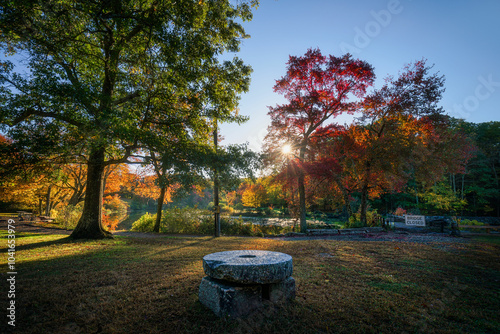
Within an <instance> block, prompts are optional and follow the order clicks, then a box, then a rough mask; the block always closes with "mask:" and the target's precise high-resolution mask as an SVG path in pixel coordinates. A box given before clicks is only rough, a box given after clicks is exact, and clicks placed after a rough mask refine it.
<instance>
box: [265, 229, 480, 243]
mask: <svg viewBox="0 0 500 334" xmlns="http://www.w3.org/2000/svg"><path fill="white" fill-rule="evenodd" d="M273 239H280V240H286V241H292V240H339V241H342V240H346V241H393V242H417V243H430V242H446V243H450V242H469V241H470V238H466V237H453V236H451V235H449V234H443V233H413V232H407V231H390V232H378V233H363V234H347V235H342V234H340V235H323V236H292V237H275V238H273Z"/></svg>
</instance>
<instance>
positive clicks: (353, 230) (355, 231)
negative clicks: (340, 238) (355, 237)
mask: <svg viewBox="0 0 500 334" xmlns="http://www.w3.org/2000/svg"><path fill="white" fill-rule="evenodd" d="M339 233H340V234H363V233H366V230H365V229H364V228H342V229H340V230H339Z"/></svg>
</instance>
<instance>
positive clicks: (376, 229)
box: [365, 226, 385, 233]
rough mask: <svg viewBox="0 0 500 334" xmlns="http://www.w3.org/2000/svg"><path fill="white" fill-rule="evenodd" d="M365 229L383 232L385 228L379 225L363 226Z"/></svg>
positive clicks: (372, 231) (370, 231) (371, 231)
mask: <svg viewBox="0 0 500 334" xmlns="http://www.w3.org/2000/svg"><path fill="white" fill-rule="evenodd" d="M365 230H366V232H368V233H376V232H384V231H385V229H384V228H383V227H381V226H374V227H365Z"/></svg>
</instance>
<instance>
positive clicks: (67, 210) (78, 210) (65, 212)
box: [51, 203, 83, 230]
mask: <svg viewBox="0 0 500 334" xmlns="http://www.w3.org/2000/svg"><path fill="white" fill-rule="evenodd" d="M82 211H83V204H82V203H79V204H77V205H67V206H65V207H64V208H63V209H62V210H61V211H58V212H57V213H56V214H55V219H54V221H55V222H56V223H57V224H59V225H61V226H63V227H64V228H65V229H67V230H72V229H74V228H75V227H76V224H78V221H79V220H80V217H81V215H82ZM51 214H53V213H52V211H51Z"/></svg>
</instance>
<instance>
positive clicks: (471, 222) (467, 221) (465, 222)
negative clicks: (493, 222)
mask: <svg viewBox="0 0 500 334" xmlns="http://www.w3.org/2000/svg"><path fill="white" fill-rule="evenodd" d="M458 224H460V225H472V226H484V225H485V224H484V223H482V222H480V221H477V220H475V219H474V220H470V219H463V220H458Z"/></svg>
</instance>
